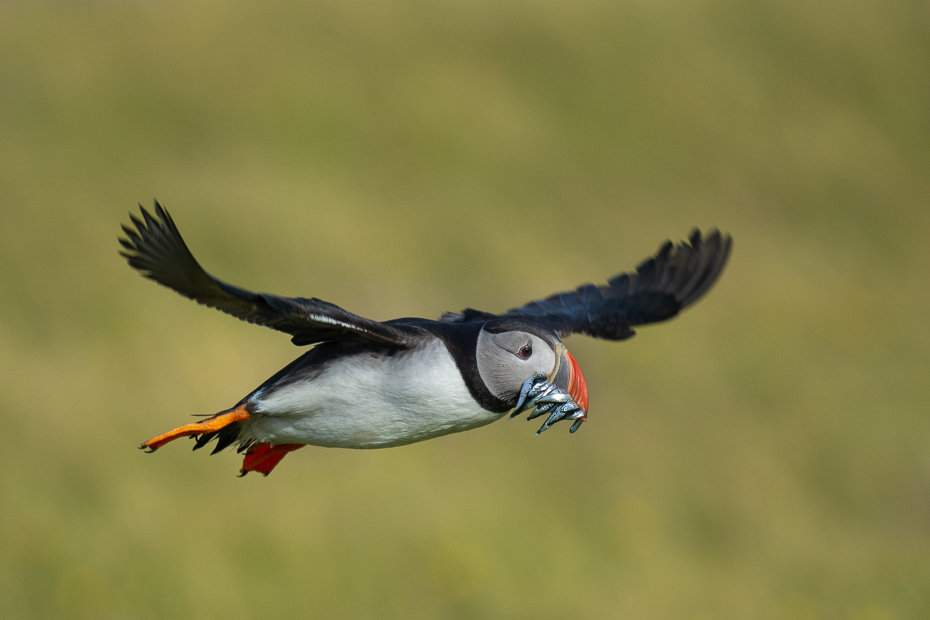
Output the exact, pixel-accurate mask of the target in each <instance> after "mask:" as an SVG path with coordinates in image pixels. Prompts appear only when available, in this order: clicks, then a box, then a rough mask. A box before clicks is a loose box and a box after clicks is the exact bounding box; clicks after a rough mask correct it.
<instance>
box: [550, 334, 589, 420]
mask: <svg viewBox="0 0 930 620" xmlns="http://www.w3.org/2000/svg"><path fill="white" fill-rule="evenodd" d="M560 346H561V347H562V354H561V356H560V359H559V365H558V367H557V368H556V371H555V376H554V377H553V378H552V379H551V380H552V382H553V383H555V384H556V385H557V386H559V387H560V388H562V389H563V390H565V391H566V392H568V393H569V394H570V395H571V397H572V400H574V401H575V404H577V405H578V406H579V407H581V409H582V410H583V411H584V413H585V417H587V415H588V384H587V383H585V380H584V375H583V374H581V368H579V367H578V362H576V361H575V358H574V357H572V354H571V353H569V352H568V349H566V348H565V347H564V345H560Z"/></svg>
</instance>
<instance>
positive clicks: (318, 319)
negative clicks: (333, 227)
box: [119, 201, 410, 346]
mask: <svg viewBox="0 0 930 620" xmlns="http://www.w3.org/2000/svg"><path fill="white" fill-rule="evenodd" d="M139 208H140V209H142V218H143V219H144V220H145V221H144V222H141V221H139V219H138V218H136V217H135V216H133V215H132V214H130V215H129V218H130V219H131V220H132V223H133V224H134V225H135V227H136V229H135V230H133V229H132V228H130V227H128V226H123V231H124V232H125V233H126V235H127V237H128V239H123V238H120V240H119V242H120V244H121V245H122V246H123V248H124V250H123V251H121V252H120V254H121V255H122V256H123V257H125V258H126V260H127V261H128V262H129V264H130V265H131V266H132V267H133V268H134V269H137V270H138V271H139V272H140V273H141V274H142V275H144V276H145V277H147V278H151V279H152V280H155V281H156V282H158V283H159V284H161V285H164V286H167V287H168V288H171V289H174V290H175V291H177V292H178V293H180V294H181V295H184V296H185V297H189V298H190V299H193V300H194V301H196V302H197V303H201V304H204V305H205V306H210V307H211V308H216V309H218V310H222V311H223V312H226V313H228V314H231V315H233V316H235V317H238V318H240V319H242V320H244V321H248V322H249V323H256V324H258V325H264V326H266V327H270V328H272V329H276V330H278V331H282V332H286V333H288V334H291V336H293V338H291V340H292V341H293V343H294V344H297V345H305V344H313V343H314V342H322V341H324V340H344V339H356V340H359V339H360V340H368V341H374V342H379V343H383V344H387V345H393V346H404V345H406V344H407V342H408V339H409V338H410V335H409V334H407V333H405V332H404V331H402V330H400V329H396V328H394V327H391V326H389V325H385V324H384V323H379V322H378V321H372V320H371V319H366V318H363V317H360V316H358V315H355V314H352V313H351V312H347V311H346V310H343V309H342V308H340V307H339V306H336V305H333V304H331V303H328V302H325V301H322V300H319V299H304V298H303V297H278V296H277V295H269V294H267V293H253V292H251V291H246V290H243V289H241V288H238V287H235V286H232V285H231V284H226V283H225V282H223V281H221V280H218V279H216V278H214V277H213V276H211V275H210V274H209V273H207V272H206V271H204V270H203V268H202V267H201V266H200V265H199V264H198V263H197V260H196V259H195V258H194V256H193V254H191V252H190V250H188V249H187V245H186V244H185V243H184V240H183V239H182V238H181V233H180V232H178V228H177V226H175V225H174V221H173V220H172V219H171V216H170V215H168V212H167V211H165V209H163V208H162V206H161V205H160V204H158V202H157V201H156V202H155V215H156V217H152V216H151V215H150V214H149V212H148V211H146V210H145V209H144V208H142V205H139Z"/></svg>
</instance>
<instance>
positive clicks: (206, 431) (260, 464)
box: [139, 403, 304, 477]
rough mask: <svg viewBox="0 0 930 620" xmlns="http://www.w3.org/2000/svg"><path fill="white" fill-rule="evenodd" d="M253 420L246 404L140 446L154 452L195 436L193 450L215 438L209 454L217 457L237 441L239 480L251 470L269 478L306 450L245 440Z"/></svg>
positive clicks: (179, 428)
mask: <svg viewBox="0 0 930 620" xmlns="http://www.w3.org/2000/svg"><path fill="white" fill-rule="evenodd" d="M250 417H251V413H250V412H249V410H248V408H247V405H246V404H245V403H242V404H240V405H237V406H236V407H233V408H232V409H227V410H226V411H220V412H219V413H217V414H216V415H213V416H211V417H209V418H207V419H206V420H203V421H201V422H194V423H191V424H184V425H182V426H179V427H177V428H174V429H172V430H170V431H168V432H167V433H162V434H161V435H159V436H158V437H154V438H152V439H149V440H148V441H146V442H145V443H143V444H142V445H141V446H139V447H140V448H142V449H143V450H145V451H147V452H155V451H156V450H158V449H159V448H160V447H162V446H163V445H165V444H167V443H169V442H172V441H174V440H175V439H178V438H179V437H194V438H195V439H196V441H197V443H196V444H195V445H194V450H199V449H200V448H202V447H204V446H205V445H207V444H208V443H210V442H211V441H213V440H214V439H216V446H215V447H214V448H213V452H211V453H210V454H216V453H217V452H220V451H221V450H224V449H225V448H227V447H229V446H230V445H232V444H234V443H236V442H238V443H239V444H240V445H241V447H240V448H239V452H245V458H244V459H243V461H242V469H240V470H239V476H240V477H242V476H244V475H246V474H247V473H249V472H250V471H257V472H259V473H261V474H263V475H265V476H267V475H268V474H270V473H271V470H272V469H274V468H275V466H276V465H277V464H278V463H280V462H281V459H283V458H284V456H285V455H286V454H287V453H288V452H293V451H294V450H297V449H298V448H303V447H304V444H300V443H286V444H276V445H272V444H269V443H264V442H256V441H255V440H254V439H251V440H250V439H247V438H244V437H243V436H242V431H243V423H244V422H246V421H247V420H248V419H249V418H250Z"/></svg>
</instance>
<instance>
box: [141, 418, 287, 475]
mask: <svg viewBox="0 0 930 620" xmlns="http://www.w3.org/2000/svg"><path fill="white" fill-rule="evenodd" d="M248 419H249V412H248V411H246V410H245V405H240V406H238V407H236V408H235V409H231V410H229V411H224V412H221V413H218V414H216V415H215V416H213V417H212V418H207V419H206V420H204V421H203V422H195V423H192V424H185V425H184V426H179V427H177V428H175V429H173V430H170V431H168V432H167V433H164V434H162V435H159V436H158V437H155V438H154V439H149V440H148V441H146V442H145V443H144V444H142V445H141V446H139V447H140V448H143V449H145V450H147V451H149V452H155V450H158V449H159V448H161V447H162V446H163V445H165V444H166V443H168V442H169V441H174V440H175V439H177V438H178V437H188V436H190V435H201V434H203V433H212V432H214V431H218V430H220V429H221V428H223V427H224V426H228V425H229V424H232V423H233V422H240V421H242V420H248ZM278 460H281V459H280V458H279V459H278ZM272 467H274V465H272ZM269 471H271V470H270V469H269Z"/></svg>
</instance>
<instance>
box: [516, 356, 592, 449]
mask: <svg viewBox="0 0 930 620" xmlns="http://www.w3.org/2000/svg"><path fill="white" fill-rule="evenodd" d="M555 354H556V363H555V368H554V369H553V370H552V372H551V373H549V374H548V375H544V374H542V373H537V374H535V375H533V376H532V377H530V378H529V379H527V380H526V381H524V382H523V386H522V387H521V388H520V395H519V396H518V398H517V404H516V406H515V407H514V410H513V413H511V414H510V417H511V418H513V417H515V416H518V415H520V414H521V413H523V412H524V411H530V415H529V417H528V418H527V421H529V420H532V419H533V418H538V417H539V416H541V415H548V416H549V417H547V418H546V421H545V422H543V425H542V426H541V427H540V428H539V430H538V431H536V434H537V435H538V434H540V433H541V432H543V431H545V430H546V429H549V428H551V427H552V425H553V424H555V423H556V422H558V421H559V420H571V422H572V426H571V428H570V429H569V432H570V433H574V432H575V431H577V430H578V429H579V428H581V425H582V423H584V421H585V420H587V419H588V384H587V383H585V380H584V375H583V374H581V369H580V368H578V362H576V361H575V358H574V357H572V354H571V353H569V352H568V349H566V348H565V345H563V344H562V343H559V344H558V345H556V350H555Z"/></svg>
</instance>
